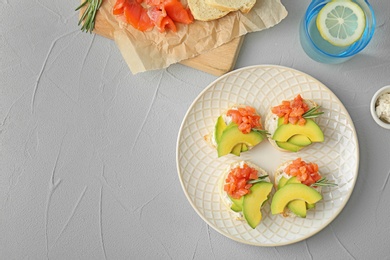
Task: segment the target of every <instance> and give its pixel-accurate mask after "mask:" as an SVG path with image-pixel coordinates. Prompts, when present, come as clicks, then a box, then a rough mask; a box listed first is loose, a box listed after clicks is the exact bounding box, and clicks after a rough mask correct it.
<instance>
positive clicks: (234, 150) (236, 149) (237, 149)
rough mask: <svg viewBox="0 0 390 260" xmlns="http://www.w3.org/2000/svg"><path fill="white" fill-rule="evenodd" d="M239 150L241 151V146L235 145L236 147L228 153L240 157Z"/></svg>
mask: <svg viewBox="0 0 390 260" xmlns="http://www.w3.org/2000/svg"><path fill="white" fill-rule="evenodd" d="M241 149H242V144H237V145H236V146H234V147H233V149H232V151H231V152H230V153H231V154H234V155H236V156H240V153H241Z"/></svg>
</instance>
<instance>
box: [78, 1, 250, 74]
mask: <svg viewBox="0 0 390 260" xmlns="http://www.w3.org/2000/svg"><path fill="white" fill-rule="evenodd" d="M105 4H108V1H103V3H102V5H105ZM83 11H84V9H82V10H81V12H83ZM114 31H115V28H114V27H113V26H112V25H111V24H110V23H108V21H107V20H106V18H105V17H103V16H102V15H99V13H98V14H97V16H96V20H95V29H94V32H95V33H96V34H99V35H101V36H103V37H106V38H109V39H113V38H114ZM243 40H244V36H241V37H238V38H236V39H234V40H232V41H231V42H228V43H226V44H224V45H222V46H220V47H218V48H216V49H213V50H211V51H209V52H207V53H204V54H201V55H198V56H196V57H194V58H191V59H188V60H184V61H181V62H180V63H181V64H184V65H186V66H189V67H192V68H195V69H198V70H201V71H204V72H207V73H210V74H212V75H215V76H221V75H223V74H225V73H227V72H229V71H231V70H232V69H233V68H234V65H235V63H236V60H237V56H238V53H239V52H240V48H241V45H242V42H243Z"/></svg>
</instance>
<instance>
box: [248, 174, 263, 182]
mask: <svg viewBox="0 0 390 260" xmlns="http://www.w3.org/2000/svg"><path fill="white" fill-rule="evenodd" d="M267 177H268V175H263V176H260V177H258V178H257V179H254V180H249V181H247V183H249V184H255V183H258V182H262V181H265V180H264V179H265V178H267Z"/></svg>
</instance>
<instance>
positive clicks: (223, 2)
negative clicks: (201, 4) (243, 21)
mask: <svg viewBox="0 0 390 260" xmlns="http://www.w3.org/2000/svg"><path fill="white" fill-rule="evenodd" d="M205 2H206V4H208V5H210V6H212V7H215V8H217V9H219V10H221V11H229V12H231V11H237V10H240V11H241V12H243V13H248V12H249V11H250V10H251V9H252V7H253V6H254V5H255V4H256V0H205Z"/></svg>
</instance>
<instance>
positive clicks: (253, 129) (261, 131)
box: [252, 128, 270, 135]
mask: <svg viewBox="0 0 390 260" xmlns="http://www.w3.org/2000/svg"><path fill="white" fill-rule="evenodd" d="M252 131H254V132H257V133H259V134H262V135H270V133H268V132H267V130H263V129H255V128H252Z"/></svg>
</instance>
